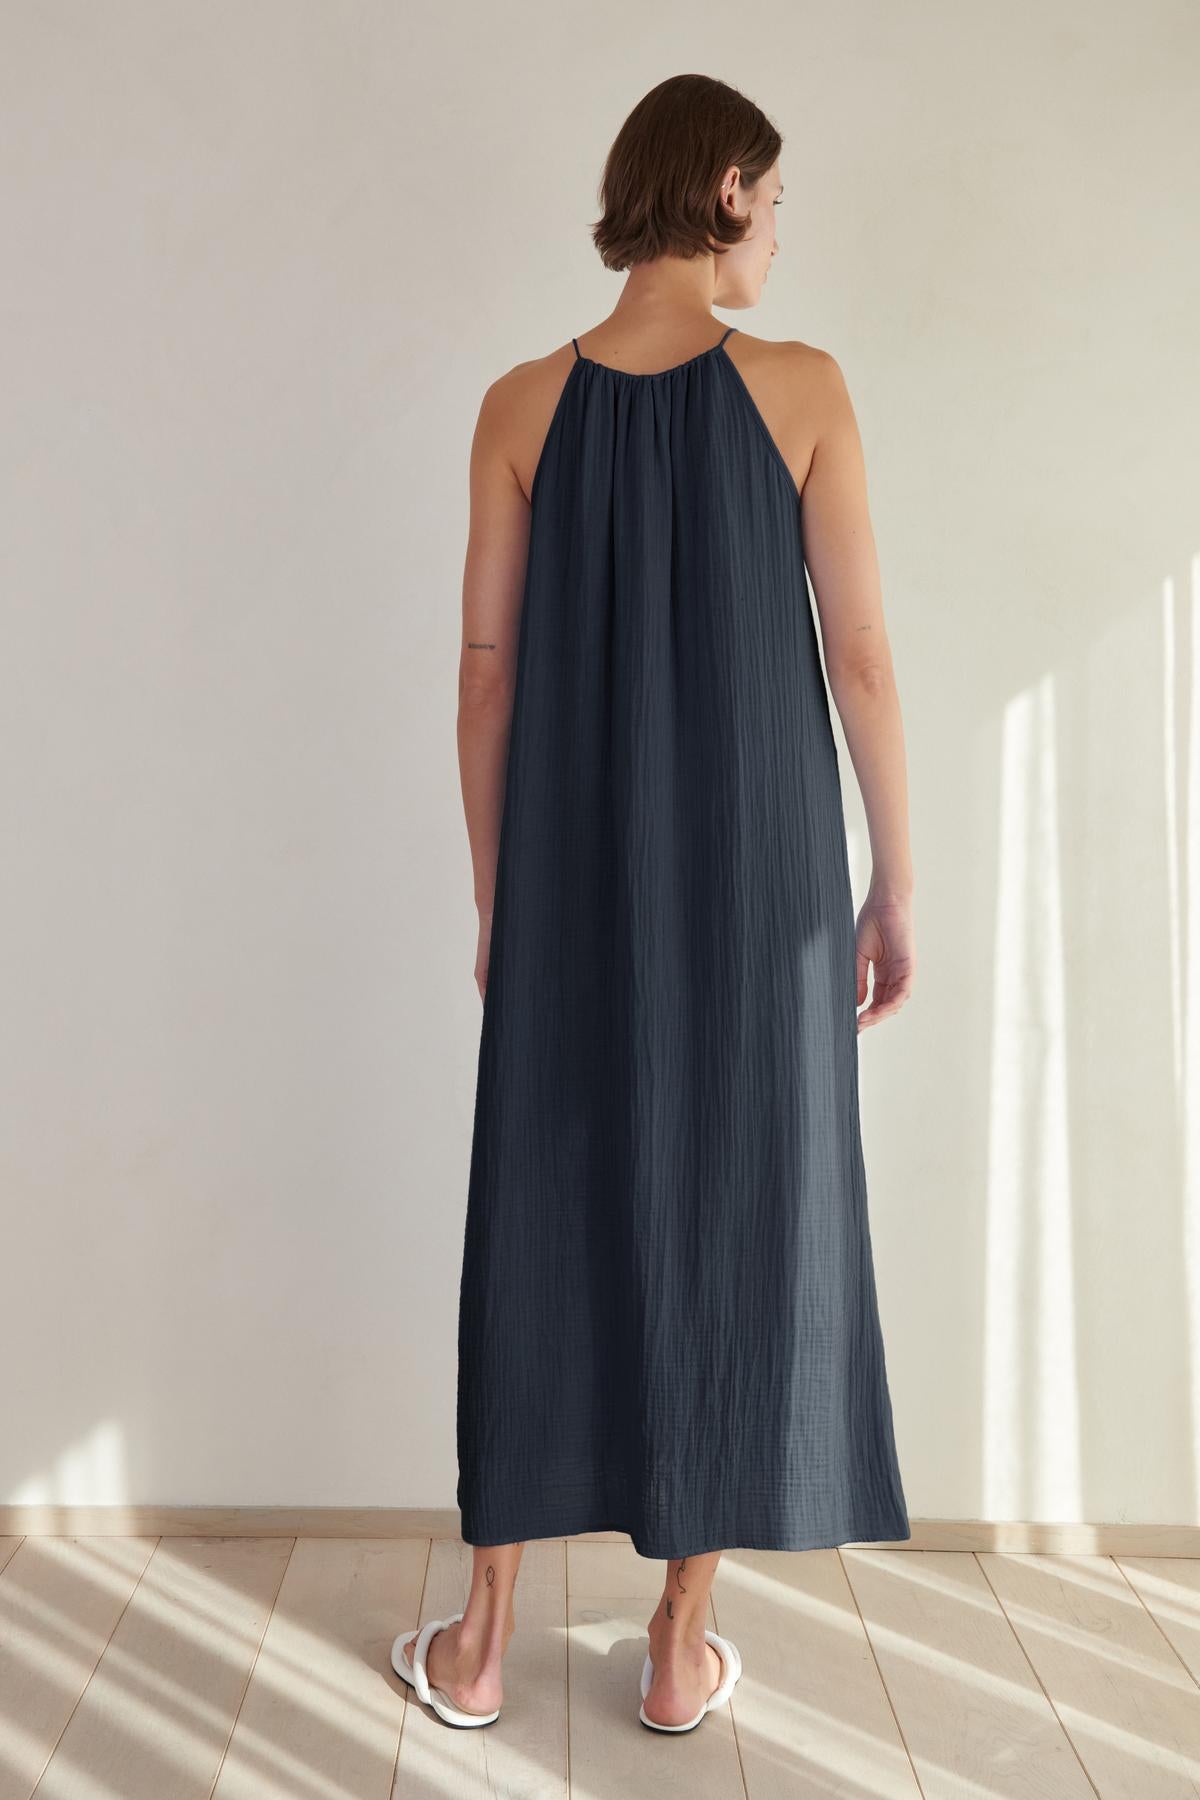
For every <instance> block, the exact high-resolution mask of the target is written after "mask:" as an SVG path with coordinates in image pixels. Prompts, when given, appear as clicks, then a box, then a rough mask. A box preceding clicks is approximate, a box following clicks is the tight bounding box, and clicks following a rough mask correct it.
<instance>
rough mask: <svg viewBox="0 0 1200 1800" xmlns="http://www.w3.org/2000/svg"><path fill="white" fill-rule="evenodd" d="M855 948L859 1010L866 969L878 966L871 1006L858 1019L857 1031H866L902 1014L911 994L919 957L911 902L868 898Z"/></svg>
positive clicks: (862, 913)
mask: <svg viewBox="0 0 1200 1800" xmlns="http://www.w3.org/2000/svg"><path fill="white" fill-rule="evenodd" d="M855 944H856V946H857V965H858V1004H859V1005H860V1006H862V1003H863V1001H864V1000H865V999H866V997H867V965H868V963H873V964H874V965H875V978H874V981H873V982H872V985H871V1004H870V1006H868V1007H866V1008H864V1010H863V1011H862V1012H860V1013H859V1015H858V1029H859V1031H863V1030H864V1029H865V1028H866V1026H868V1025H877V1024H878V1023H879V1021H880V1019H887V1018H890V1017H891V1015H892V1014H893V1013H897V1012H899V1011H900V1008H901V1007H902V1006H903V1005H904V1002H905V1001H906V1000H907V999H908V996H909V995H910V994H911V993H912V989H913V978H914V976H915V975H916V971H917V953H916V944H915V941H914V938H913V922H912V902H911V900H901V899H872V898H871V896H870V894H868V895H867V898H866V900H865V901H864V902H863V908H862V911H861V912H860V913H859V915H858V924H857V926H856V927H855Z"/></svg>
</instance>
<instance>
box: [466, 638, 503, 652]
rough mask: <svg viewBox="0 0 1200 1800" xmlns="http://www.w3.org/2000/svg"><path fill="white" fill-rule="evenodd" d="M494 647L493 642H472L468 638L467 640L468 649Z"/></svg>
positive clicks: (492, 648) (491, 648) (488, 648)
mask: <svg viewBox="0 0 1200 1800" xmlns="http://www.w3.org/2000/svg"><path fill="white" fill-rule="evenodd" d="M495 648H496V646H495V644H473V643H471V641H470V639H468V640H467V649H468V650H494V649H495Z"/></svg>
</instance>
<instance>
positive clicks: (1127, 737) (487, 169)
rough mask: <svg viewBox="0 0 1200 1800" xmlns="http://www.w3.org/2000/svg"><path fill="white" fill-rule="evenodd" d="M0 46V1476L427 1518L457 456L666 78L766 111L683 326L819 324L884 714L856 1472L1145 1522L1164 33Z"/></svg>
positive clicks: (1166, 275) (618, 30) (409, 37)
mask: <svg viewBox="0 0 1200 1800" xmlns="http://www.w3.org/2000/svg"><path fill="white" fill-rule="evenodd" d="M3 40H4V54H3V56H0V102H2V103H0V133H2V134H3V146H4V154H3V155H2V156H0V184H2V186H0V197H2V204H3V220H4V240H5V248H6V252H7V256H6V261H7V263H8V268H9V277H8V279H7V281H6V285H5V300H4V330H3V334H2V338H0V345H2V347H0V356H2V357H3V363H4V383H3V390H4V395H5V403H4V406H3V408H2V409H0V433H2V442H0V456H2V458H3V470H2V486H3V520H4V522H3V530H2V533H0V558H2V578H3V579H2V592H3V605H4V631H3V643H4V652H3V656H2V657H0V717H2V718H3V724H4V732H5V740H6V742H5V754H4V756H3V758H2V760H0V783H2V784H3V786H2V793H3V821H2V822H3V833H4V852H5V855H4V864H5V878H4V881H3V883H2V884H0V905H2V908H3V914H2V918H0V926H2V930H0V945H2V950H0V955H2V957H3V968H2V983H0V992H2V995H3V1014H4V1032H3V1040H2V1041H3V1052H2V1055H3V1063H2V1066H0V1088H2V1092H3V1098H4V1106H3V1112H4V1124H3V1137H2V1141H0V1159H2V1160H0V1174H2V1179H3V1188H4V1200H5V1213H4V1218H5V1224H4V1234H3V1260H4V1264H5V1279H4V1290H5V1291H4V1304H3V1307H2V1308H0V1332H2V1339H0V1353H2V1354H3V1358H4V1367H5V1371H6V1381H5V1390H6V1404H5V1414H6V1425H5V1429H4V1430H3V1432H2V1433H0V1500H3V1501H6V1502H20V1501H51V1502H53V1501H60V1502H96V1503H102V1502H115V1501H131V1502H179V1503H184V1502H197V1503H199V1502H214V1503H215V1502H225V1503H246V1504H250V1503H270V1502H285V1501H286V1502H294V1503H299V1504H321V1503H326V1504H342V1503H345V1504H350V1503H358V1504H363V1505H388V1506H404V1505H431V1506H439V1505H452V1504H453V1500H454V1480H455V1454H454V1398H455V1320H456V1308H457V1281H458V1269H459V1256H460V1251H461V1239H462V1224H463V1212H464V1206H465V1194H466V1176H467V1166H468V1155H469V1148H470V1125H471V1116H472V1106H473V1098H474V1077H475V1056H476V1051H477V1046H478V1032H479V1022H480V1006H479V1000H478V996H477V994H476V991H475V987H474V983H473V979H472V963H473V955H474V913H473V907H472V900H471V880H470V870H469V862H468V857H467V844H466V834H465V829H464V827H463V823H462V814H461V803H460V798H459V791H458V773H457V763H456V751H455V737H454V704H455V676H456V663H457V649H458V641H459V612H458V607H459V581H460V576H461V567H462V554H463V548H464V531H465V523H466V513H465V502H466V458H467V449H468V443H469V438H470V433H471V429H472V426H473V423H474V418H475V412H476V408H477V405H478V401H479V397H480V395H481V393H482V391H483V388H484V387H485V385H486V384H487V382H488V381H489V380H491V379H492V378H493V377H494V376H496V375H497V374H498V373H500V372H501V371H502V370H503V369H504V368H506V367H508V366H509V365H510V364H511V363H513V362H515V361H518V360H521V359H523V358H526V357H530V356H536V355H540V354H542V353H544V352H546V351H548V350H550V349H551V348H553V347H554V346H555V345H558V344H562V343H564V342H565V341H566V339H567V338H568V337H569V336H570V335H571V334H572V333H577V332H580V331H583V330H585V329H586V328H587V327H588V326H590V325H592V324H594V323H595V322H596V321H597V320H598V319H599V318H600V317H601V316H602V315H603V314H604V313H605V311H606V310H607V309H608V308H609V307H610V306H611V304H612V303H613V301H614V300H615V298H616V296H617V293H618V291H619V285H620V278H619V277H616V276H612V275H608V274H606V273H605V272H604V270H603V269H602V268H601V265H600V263H599V260H598V259H597V257H596V256H595V253H594V251H593V250H592V248H591V245H590V242H589V240H588V236H587V230H586V227H587V222H588V221H589V220H590V219H591V218H593V217H594V216H595V187H596V181H597V178H598V175H599V170H600V165H601V162H602V159H603V155H604V152H605V149H606V147H607V144H608V142H609V140H610V139H611V137H612V135H613V133H614V132H615V130H616V128H617V126H618V125H619V123H620V121H621V119H622V117H623V116H624V113H625V112H626V111H627V110H628V108H629V106H630V105H631V104H632V103H633V102H634V101H635V100H636V99H637V98H638V96H639V95H640V94H641V93H642V92H643V91H644V90H645V89H646V88H647V87H649V86H650V85H652V84H653V83H654V82H655V81H657V80H659V79H661V78H662V77H663V76H665V75H668V74H671V73H676V72H679V71H681V70H685V69H702V70H705V71H706V72H709V73H712V74H719V75H722V76H724V77H725V78H726V79H728V80H731V81H733V82H735V83H737V84H738V85H739V86H741V87H742V88H743V89H744V90H745V91H747V92H748V93H750V94H752V95H753V96H754V97H755V98H756V99H758V101H759V102H760V104H762V105H763V106H764V107H765V108H766V109H767V110H768V111H769V112H770V113H771V114H772V116H773V117H774V118H775V119H776V120H777V122H778V123H779V125H780V127H781V129H782V130H783V132H784V134H785V137H786V140H787V142H786V145H785V150H784V159H783V170H784V179H785V182H786V185H787V193H786V200H785V205H784V207H783V208H782V209H781V212H780V214H779V221H780V234H781V241H782V250H781V253H780V256H779V258H778V261H777V265H776V268H775V270H774V271H773V274H772V279H771V282H770V284H769V289H770V291H769V294H768V296H767V298H766V300H765V301H764V304H763V306H762V307H761V308H760V309H759V311H758V312H756V313H754V314H750V315H746V314H743V315H739V316H734V315H729V316H728V318H727V320H726V322H730V323H737V324H738V325H740V326H741V327H742V328H743V329H745V330H748V331H751V332H753V333H755V334H758V335H762V336H766V337H779V338H786V337H799V338H803V339H806V340H807V341H809V342H812V343H817V344H821V345H823V346H824V347H826V348H828V349H830V350H832V351H833V353H834V354H835V355H836V356H837V357H838V358H839V360H840V362H841V363H842V366H843V368H844V370H845V372H846V375H847V378H848V381H849V383H850V387H851V392H852V394H853V395H854V397H855V400H856V403H857V407H858V413H859V420H860V425H861V428H862V433H863V438H864V442H865V445H866V451H867V458H868V468H869V474H870V482H871V495H872V504H873V510H874V518H875V525H876V533H877V538H878V542H879V549H880V555H881V560H882V565H883V570H884V578H885V591H886V596H887V603H888V608H889V617H890V621H891V631H892V639H893V647H894V652H895V657H896V663H897V668H898V673H899V677H900V682H901V688H902V696H903V700H904V704H905V711H906V722H907V737H908V748H909V757H910V774H911V785H912V796H913V837H914V849H915V856H916V868H917V880H918V887H917V925H918V944H919V953H920V963H921V966H920V973H919V978H918V990H917V994H916V997H915V998H914V1000H913V1002H912V1003H911V1005H910V1007H909V1008H908V1010H907V1011H906V1012H905V1013H904V1014H903V1015H902V1017H901V1018H900V1019H899V1021H897V1022H895V1023H893V1024H890V1025H888V1026H886V1027H884V1028H883V1029H881V1030H879V1031H877V1032H871V1033H869V1034H868V1035H867V1036H866V1037H865V1038H864V1039H863V1040H862V1043H861V1054H862V1064H861V1067H862V1093H863V1105H864V1126H865V1145H866V1155H867V1166H868V1172H869V1175H870V1192H871V1217H872V1233H873V1240H874V1244H875V1250H876V1260H877V1270H878V1279H879V1287H880V1300H881V1307H882V1311H883V1318H884V1328H885V1333H886V1338H887V1344H888V1360H889V1370H890V1376H891V1383H892V1392H893V1401H894V1406H895V1413H896V1424H897V1434H898V1441H899V1446H900V1454H901V1463H902V1468H903V1472H904V1476H905V1483H906V1488H907V1492H908V1498H909V1504H910V1508H911V1511H912V1513H913V1515H914V1517H956V1516H963V1515H966V1516H975V1517H991V1518H1018V1519H1020V1518H1033V1519H1049V1520H1064V1521H1065V1520H1098V1521H1099V1520H1109V1521H1113V1520H1120V1521H1170V1522H1184V1521H1196V1520H1198V1519H1200V1501H1198V1496H1197V1490H1198V1475H1197V1466H1196V1454H1197V1442H1198V1437H1200V1433H1198V1430H1197V1424H1198V1418H1200V1397H1198V1396H1200V1297H1198V1296H1200V1227H1198V1219H1197V1193H1198V1189H1200V684H1198V681H1197V673H1198V669H1200V576H1198V570H1197V560H1196V559H1197V555H1198V553H1200V503H1198V501H1200V479H1198V477H1200V454H1198V452H1200V387H1198V377H1200V335H1198V330H1197V320H1198V319H1200V306H1198V294H1197V287H1198V279H1200V256H1198V252H1197V241H1196V234H1195V229H1194V225H1195V219H1196V217H1197V214H1198V207H1197V201H1198V195H1197V192H1196V188H1197V166H1196V159H1195V154H1194V139H1193V137H1192V133H1193V131H1194V115H1195V107H1194V90H1195V81H1196V74H1197V56H1198V52H1200V28H1198V24H1197V14H1196V12H1195V9H1194V8H1190V7H1185V6H1181V5H1174V4H1167V3H1164V0H1158V3H1153V0H1152V3H1151V4H1150V5H1149V6H1148V7H1143V8H1142V9H1140V11H1139V12H1138V13H1137V14H1136V15H1134V14H1133V13H1132V12H1131V11H1130V10H1129V9H1128V8H1127V7H1121V6H1117V5H1115V4H1111V3H1110V4H1108V5H1106V6H1104V7H1102V8H1101V9H1100V10H1097V9H1096V8H1094V7H1085V6H1083V5H1074V6H1063V5H1059V6H1057V7H1055V6H1052V7H1051V9H1050V11H1049V12H1047V11H1046V8H1045V7H1044V6H1040V7H1037V8H1035V7H1034V6H1033V5H1032V4H1030V3H1028V0H1026V4H1024V5H1018V6H1017V7H1015V8H1014V7H1011V6H1010V7H1008V8H1006V9H1004V10H1003V11H1002V12H1001V11H997V9H995V8H994V7H990V6H989V7H985V6H981V5H980V6H973V7H966V8H964V7H962V6H960V5H952V4H949V3H948V0H947V3H945V4H937V5H925V6H918V7H916V8H907V7H906V8H897V7H892V6H889V5H883V4H875V5H857V6H850V7H830V8H804V9H798V8H795V7H791V6H788V5H785V4H782V3H779V4H771V5H764V6H762V7H760V8H759V9H758V10H757V11H753V10H752V11H751V12H750V13H749V14H745V13H742V14H738V15H737V16H736V17H731V16H729V15H727V14H725V13H722V12H719V11H717V10H715V9H714V10H712V11H711V12H710V13H709V15H708V16H707V19H706V20H705V19H703V18H701V17H700V15H698V14H697V11H696V9H695V8H694V7H691V6H682V5H674V4H671V5H666V6H660V7H657V8H655V9H654V11H653V13H652V14H651V13H650V12H648V11H647V9H646V8H644V7H640V6H639V7H632V6H624V5H618V6H616V7H611V6H610V7H607V8H605V9H603V11H601V10H599V9H583V8H578V7H576V8H568V9H567V10H565V11H564V10H563V8H562V7H561V6H554V7H550V6H544V7H539V6H526V7H525V8H523V9H521V10H519V11H517V12H514V11H513V10H512V9H511V8H502V9H494V8H488V7H479V8H478V9H477V10H475V11H474V12H472V13H471V14H469V15H467V14H465V12H464V10H463V9H453V10H452V11H451V12H450V13H448V14H446V15H444V16H442V17H440V18H436V17H434V15H433V13H432V11H431V10H430V9H427V8H422V9H420V10H418V9H415V8H409V9H406V8H402V7H399V6H389V5H383V4H379V3H374V4H367V3H363V4H358V5H355V6H352V7H342V6H336V5H333V4H328V5H321V4H307V5H295V4H282V3H278V4H261V3H260V4H254V5H250V6H244V7H240V6H231V5H217V6H211V5H205V6H199V5H193V6H191V7H187V6H183V7H165V8H164V7H159V6H156V5H152V4H149V3H143V4H136V3H133V0H127V3H125V4H114V5H107V6H99V7H97V6H89V5H84V4H81V3H78V0H77V3H75V4H57V5H55V6H53V7H40V6H19V5H10V6H9V7H7V8H6V9H5V14H4V19H3ZM14 276H15V279H14ZM844 767H845V784H846V794H847V806H848V811H849V815H850V824H851V834H852V844H851V849H852V866H853V868H854V871H855V876H856V892H857V894H858V896H859V897H861V894H862V891H863V883H864V881H865V877H866V869H865V866H864V862H863V851H864V834H863V830H862V813H861V807H860V804H859V801H858V795H857V790H856V787H855V784H854V781H853V776H852V772H851V770H850V767H849V763H848V761H846V763H845V765H844ZM1189 1220H1190V1229H1189Z"/></svg>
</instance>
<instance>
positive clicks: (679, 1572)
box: [675, 1556, 687, 1594]
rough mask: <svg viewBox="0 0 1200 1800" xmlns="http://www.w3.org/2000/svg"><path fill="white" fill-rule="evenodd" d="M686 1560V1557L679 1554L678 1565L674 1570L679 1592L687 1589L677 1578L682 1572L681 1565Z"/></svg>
mask: <svg viewBox="0 0 1200 1800" xmlns="http://www.w3.org/2000/svg"><path fill="white" fill-rule="evenodd" d="M686 1561H687V1557H686V1556H681V1557H680V1559H679V1567H678V1568H677V1569H676V1571H675V1583H676V1586H677V1587H678V1589H679V1591H680V1593H681V1594H686V1593H687V1589H686V1588H685V1587H684V1585H683V1583H682V1581H680V1579H679V1577H680V1576H681V1575H682V1574H683V1565H684V1563H685V1562H686Z"/></svg>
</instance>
